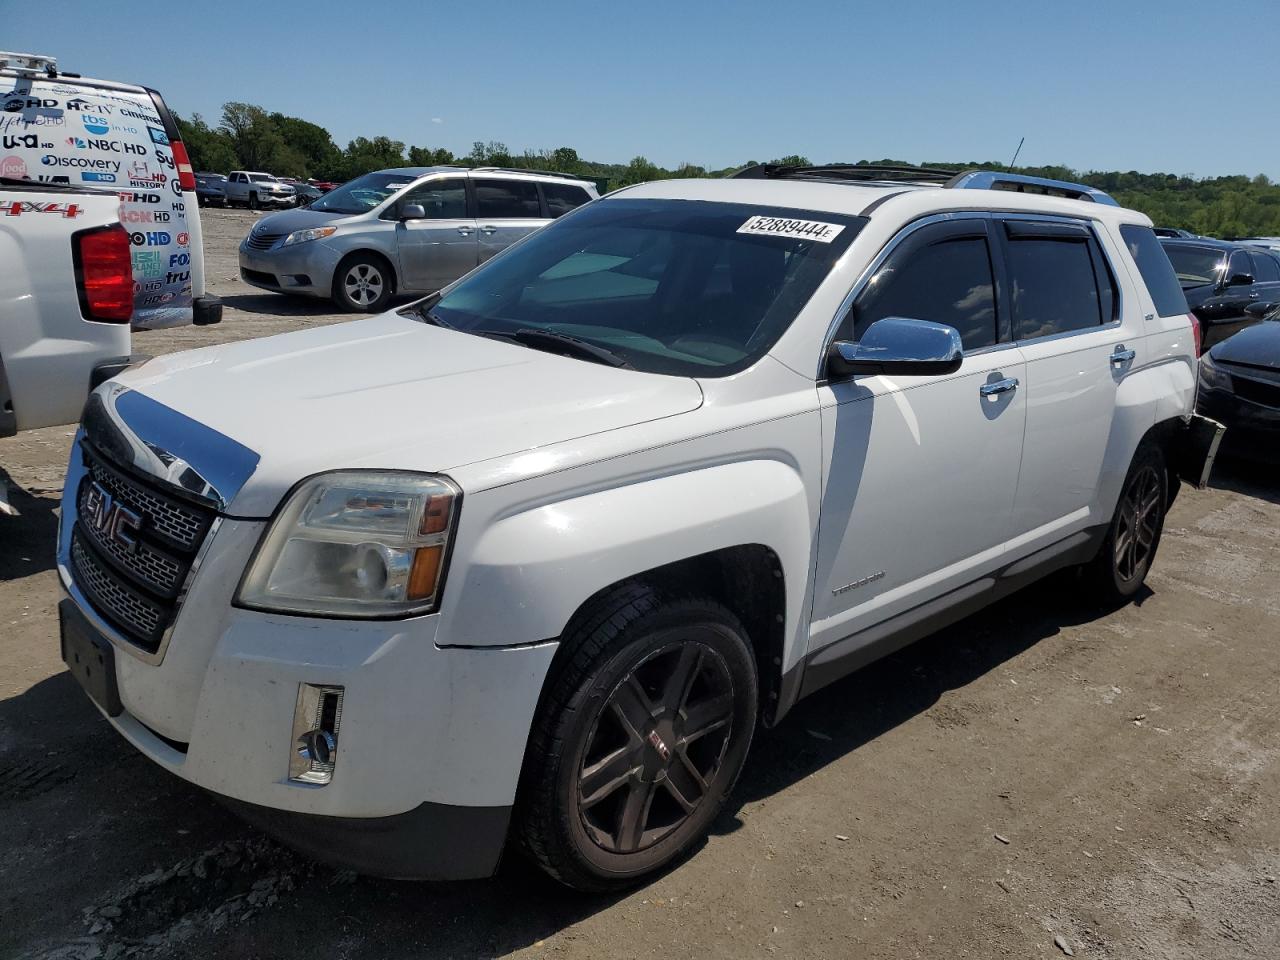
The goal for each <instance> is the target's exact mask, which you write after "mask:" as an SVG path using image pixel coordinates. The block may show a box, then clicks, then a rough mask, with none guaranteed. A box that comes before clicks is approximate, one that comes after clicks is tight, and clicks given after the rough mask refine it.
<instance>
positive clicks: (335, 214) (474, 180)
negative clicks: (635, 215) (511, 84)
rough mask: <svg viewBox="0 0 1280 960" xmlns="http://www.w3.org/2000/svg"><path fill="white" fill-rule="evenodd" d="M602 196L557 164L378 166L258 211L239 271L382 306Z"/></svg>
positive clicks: (448, 277)
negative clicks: (546, 168) (296, 204)
mask: <svg viewBox="0 0 1280 960" xmlns="http://www.w3.org/2000/svg"><path fill="white" fill-rule="evenodd" d="M597 196H598V194H597V192H596V188H595V184H594V183H593V182H592V181H590V180H585V179H582V178H580V177H574V176H570V175H568V174H561V173H543V172H539V171H533V170H509V169H503V168H498V167H479V168H476V169H474V170H470V169H467V168H465V167H401V168H398V169H394V170H379V171H377V172H376V173H367V174H365V175H364V176H363V177H357V178H356V179H354V180H351V181H349V182H347V183H344V184H343V185H342V186H340V187H337V188H335V189H334V190H332V191H330V192H329V193H327V194H325V195H324V196H323V197H321V198H320V199H319V200H316V201H315V202H314V203H312V204H311V205H310V206H308V207H304V208H300V209H297V210H289V211H285V212H282V213H276V214H272V215H271V216H267V217H263V218H262V219H261V220H259V221H258V222H257V223H256V224H255V225H254V227H253V229H252V230H250V231H249V235H248V236H246V237H245V238H244V240H243V242H241V244H240V277H241V279H243V280H244V281H245V282H246V283H250V284H253V285H254V286H256V287H261V288H262V289H264V290H274V291H277V292H279V293H298V294H306V295H309V296H315V297H330V298H332V299H333V301H334V302H335V303H336V304H338V306H340V307H342V308H344V309H346V310H354V311H370V312H372V311H378V310H382V309H383V308H385V307H386V305H387V302H388V301H389V300H390V299H391V297H392V296H393V295H394V294H396V293H405V294H411V293H424V294H425V293H434V292H435V291H436V290H439V289H440V288H441V287H443V286H445V285H447V284H449V283H452V282H453V281H454V280H456V279H457V278H458V277H460V276H462V275H463V274H464V273H467V272H468V271H470V270H471V269H472V268H473V267H475V266H476V265H477V264H480V263H483V262H484V261H485V260H488V259H489V258H490V257H491V256H493V255H494V254H495V253H497V252H498V251H500V250H502V249H504V248H506V247H508V246H510V245H511V244H512V243H514V242H515V241H517V240H519V239H520V238H521V237H523V236H525V235H526V234H529V233H532V232H533V231H534V230H536V229H538V228H539V227H541V226H543V225H544V224H547V223H550V222H551V221H552V220H554V219H555V218H556V217H558V216H560V215H562V214H565V213H568V212H569V211H570V210H572V209H574V208H575V207H580V206H582V205H583V204H584V203H587V202H588V201H590V200H593V199H595V198H596V197H597Z"/></svg>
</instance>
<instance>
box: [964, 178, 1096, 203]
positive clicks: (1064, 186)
mask: <svg viewBox="0 0 1280 960" xmlns="http://www.w3.org/2000/svg"><path fill="white" fill-rule="evenodd" d="M946 186H947V187H948V188H949V189H952V190H1010V191H1013V192H1014V193H1040V194H1046V195H1048V196H1051V197H1065V198H1066V199H1068V200H1091V201H1093V202H1094V203H1105V204H1108V205H1109V206H1112V207H1118V206H1120V204H1119V203H1117V202H1116V199H1115V198H1114V197H1113V196H1111V194H1109V193H1105V192H1103V191H1102V190H1099V189H1097V188H1096V187H1089V186H1086V185H1085V184H1083V183H1071V182H1070V181H1067V180H1052V179H1050V178H1048V177H1028V176H1026V175H1024V174H1021V173H1001V172H999V171H996V170H966V171H964V172H963V173H957V174H956V175H955V176H954V177H952V178H950V179H949V180H948V181H947V183H946Z"/></svg>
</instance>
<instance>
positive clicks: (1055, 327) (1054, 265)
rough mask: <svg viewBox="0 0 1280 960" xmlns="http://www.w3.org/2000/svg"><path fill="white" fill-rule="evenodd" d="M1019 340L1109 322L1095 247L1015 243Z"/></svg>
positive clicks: (1015, 317) (1032, 241)
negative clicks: (1093, 253) (1105, 318)
mask: <svg viewBox="0 0 1280 960" xmlns="http://www.w3.org/2000/svg"><path fill="white" fill-rule="evenodd" d="M1008 262H1009V272H1010V274H1011V278H1010V279H1011V283H1012V288H1013V323H1014V337H1015V338H1016V339H1018V340H1031V339H1034V338H1036V337H1048V336H1053V335H1054V334H1058V333H1067V332H1069V331H1071V330H1083V329H1085V328H1086V327H1096V326H1098V325H1099V324H1100V323H1102V322H1103V319H1102V318H1103V307H1102V303H1101V299H1102V298H1101V296H1100V293H1099V286H1098V282H1097V279H1096V278H1095V276H1094V270H1093V259H1092V257H1091V256H1090V253H1089V245H1088V244H1087V243H1080V242H1074V241H1064V240H1058V239H1040V238H1028V239H1018V238H1013V237H1010V239H1009V257H1008Z"/></svg>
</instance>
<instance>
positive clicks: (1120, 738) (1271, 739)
mask: <svg viewBox="0 0 1280 960" xmlns="http://www.w3.org/2000/svg"><path fill="white" fill-rule="evenodd" d="M253 218H254V215H253V214H249V213H241V212H233V213H222V212H214V213H211V214H208V215H207V216H206V220H205V223H206V246H207V249H208V252H209V268H208V274H209V277H210V278H211V282H210V286H211V288H212V290H213V292H215V293H218V294H219V295H221V296H222V297H223V298H224V300H225V302H226V305H227V309H226V316H225V320H224V321H223V323H222V325H221V326H219V327H214V328H206V329H203V330H200V329H192V328H187V329H183V330H179V331H165V332H156V333H149V334H142V335H139V336H138V337H137V338H136V349H138V350H140V351H143V352H150V353H161V352H167V351H169V350H175V349H182V348H185V347H189V346H195V345H199V344H205V343H214V342H221V341H225V340H230V339H240V338H244V337H254V336H263V335H269V334H274V333H279V332H283V331H287V330H294V329H298V328H301V327H304V326H308V325H311V324H316V323H329V322H334V321H336V320H340V319H342V317H340V316H335V315H333V314H331V313H328V312H326V310H327V307H326V306H325V305H323V304H310V303H307V302H293V301H289V300H286V299H284V298H282V297H277V296H273V295H267V294H263V295H259V294H257V293H255V292H252V291H250V290H247V289H245V287H244V286H243V285H242V284H240V283H239V282H236V281H234V280H232V279H231V278H234V277H235V276H236V273H237V271H236V268H235V243H236V242H237V241H238V239H239V238H240V237H241V236H242V235H243V233H244V232H245V230H247V229H248V225H249V224H250V223H251V222H252V220H253ZM69 443H70V429H69V428H58V429H51V430H45V431H40V432H36V433H33V434H29V435H24V436H21V437H17V438H12V439H8V440H0V463H3V464H4V465H6V466H7V467H8V468H9V469H10V471H11V473H12V474H13V477H14V479H15V480H16V481H17V482H19V483H21V484H24V485H26V486H27V487H28V489H29V490H30V492H31V495H30V496H23V495H19V496H18V497H17V498H16V503H17V506H18V507H19V508H20V509H22V510H23V511H24V516H23V517H22V518H20V519H19V520H17V521H5V522H3V523H2V524H0V818H2V819H0V956H6V957H7V956H13V957H41V958H48V957H84V958H88V957H99V956H102V957H118V956H124V955H125V954H126V953H127V954H130V955H136V956H142V957H156V958H158V957H198V958H213V957H229V956H236V957H241V956H242V957H255V958H277V957H279V958H292V957H297V958H303V957H306V958H308V960H309V958H311V957H313V956H315V955H316V954H317V952H318V953H319V954H320V955H323V956H325V957H332V958H345V957H352V958H355V957H360V958H364V957H388V958H410V957H414V958H418V957H431V958H435V957H474V956H485V957H487V956H516V957H522V958H535V957H557V958H561V957H563V958H588V957H602V956H609V957H663V958H679V957H698V958H699V960H704V958H708V957H724V958H741V957H757V956H759V957H765V956H778V957H805V958H810V957H841V958H843V957H857V958H895V960H897V958H908V957H946V958H955V957H975V958H985V957H1017V958H1026V957H1054V956H1062V955H1063V953H1064V951H1063V950H1062V947H1060V946H1057V945H1055V939H1057V940H1058V942H1059V943H1060V944H1062V945H1065V946H1066V947H1067V948H1068V949H1070V950H1072V951H1074V954H1075V956H1077V957H1095V958H1098V957H1108V958H1113V957H1141V958H1173V957H1178V958H1182V957H1188V958H1190V957H1195V958H1232V960H1235V958H1243V957H1265V958H1274V957H1277V956H1280V818H1277V817H1276V815H1275V812H1276V809H1277V803H1278V802H1280V763H1278V762H1277V760H1278V758H1280V656H1277V647H1278V646H1280V576H1277V573H1278V572H1280V480H1277V479H1276V477H1277V474H1276V473H1275V472H1274V471H1272V472H1270V473H1268V472H1267V471H1262V470H1257V469H1246V468H1244V467H1240V466H1232V465H1224V466H1223V467H1221V468H1220V469H1219V470H1218V472H1217V473H1216V474H1215V478H1214V484H1213V487H1212V489H1210V490H1207V491H1188V490H1184V491H1183V493H1182V495H1181V497H1180V498H1179V500H1178V502H1177V504H1176V505H1175V508H1174V510H1173V513H1172V515H1171V516H1170V518H1169V525H1168V528H1167V531H1166V537H1165V541H1164V544H1163V546H1162V548H1161V552H1160V556H1159V557H1158V559H1157V561H1156V565H1155V569H1154V571H1153V573H1152V575H1151V577H1150V580H1149V586H1150V589H1149V591H1148V592H1147V593H1146V594H1145V595H1144V596H1142V597H1141V599H1140V602H1138V603H1136V604H1134V605H1132V606H1128V607H1125V608H1123V609H1121V610H1117V611H1114V612H1110V613H1098V612H1097V611H1092V610H1088V609H1085V608H1083V607H1082V606H1081V605H1080V604H1079V603H1078V602H1076V600H1075V598H1074V596H1073V593H1074V591H1075V582H1074V581H1073V580H1072V579H1071V578H1069V577H1064V578H1058V579H1055V580H1053V581H1051V582H1048V583H1045V584H1042V585H1040V586H1037V587H1033V588H1031V589H1030V590H1027V591H1025V592H1023V593H1022V594H1020V595H1018V596H1015V597H1013V598H1011V599H1010V600H1008V601H1006V602H1004V603H1001V604H999V605H998V606H996V607H994V608H992V609H990V610H988V611H986V612H984V613H982V614H980V615H978V616H975V617H972V618H970V619H969V620H967V621H965V622H964V623H962V624H960V625H959V626H957V627H955V628H953V629H950V630H948V631H945V632H944V633H943V634H941V635H938V636H936V637H933V638H931V639H929V640H926V641H924V642H922V643H920V644H917V645H916V646H915V647H913V648H911V649H909V650H907V651H905V652H903V653H901V654H899V655H897V656H895V657H892V658H891V659H889V660H887V661H884V662H882V663H880V664H878V665H877V666H875V667H872V668H870V669H869V670H866V671H864V672H863V673H862V674H861V675H858V676H856V677H853V678H851V679H849V680H847V681H845V682H843V683H840V684H837V685H836V686H834V687H832V688H829V689H828V690H827V691H825V692H824V693H822V694H820V695H819V696H817V697H816V698H814V699H812V700H811V701H807V702H805V703H803V704H802V705H801V706H800V707H799V708H797V710H796V711H795V712H794V713H793V714H792V715H791V717H790V718H789V719H788V720H787V722H786V723H785V724H784V725H783V726H782V728H781V729H778V730H776V731H773V732H771V733H768V734H766V735H764V736H762V737H761V738H760V739H759V740H758V741H757V746H756V748H755V750H754V753H753V754H752V756H751V758H750V759H749V761H748V767H747V771H746V773H745V775H744V779H743V782H742V784H741V785H740V787H739V789H738V791H737V794H736V796H735V798H734V802H733V803H732V804H731V807H730V809H729V810H728V811H727V812H726V814H725V815H724V816H723V817H722V819H721V820H720V822H719V823H718V825H717V828H716V830H715V832H714V835H713V836H712V838H711V840H710V841H709V843H707V845H706V846H705V847H704V848H703V849H702V850H701V851H699V852H698V853H697V854H696V855H695V856H694V857H693V859H692V860H691V861H690V862H689V863H687V864H686V865H684V866H682V867H680V868H679V869H677V870H675V871H673V872H672V873H670V874H669V875H667V876H665V877H662V878H661V879H658V880H656V881H654V882H653V883H652V884H650V885H648V886H647V887H644V888H642V889H640V890H637V891H635V892H634V893H632V894H630V895H627V896H624V897H618V898H598V897H595V898H591V897H580V896H576V895H572V894H568V893H564V892H562V891H560V890H558V889H557V888H555V887H554V886H552V885H551V883H550V882H549V881H546V880H544V879H543V878H542V877H541V876H540V875H538V874H537V873H535V872H534V871H533V870H531V869H530V868H529V867H527V866H526V865H524V864H523V863H522V862H521V861H520V860H519V859H518V858H515V857H511V858H508V861H507V863H506V864H505V865H504V867H503V870H502V872H501V874H500V875H499V877H497V878H496V879H494V880H492V881H488V882H484V883H471V884H457V885H448V886H444V885H414V884H404V883H393V882H385V881H372V880H365V879H360V878H356V877H353V876H351V875H348V874H344V873H340V872H337V871H334V870H332V869H330V868H328V867H321V866H316V865H313V864H312V863H310V862H309V861H307V860H305V859H304V858H301V857H298V856H296V855H294V854H292V853H290V852H289V851H287V850H285V849H283V848H281V847H279V846H277V845H276V844H274V843H272V842H271V841H268V840H266V839H265V838H263V837H262V836H261V835H260V834H258V833H256V832H255V831H253V830H251V829H249V828H247V827H245V826H243V825H241V824H240V823H239V822H238V821H237V820H235V819H234V818H233V817H231V816H230V815H229V814H227V813H225V812H224V811H223V810H222V809H221V808H220V807H219V806H218V805H217V804H216V803H214V802H213V801H212V800H211V799H209V798H208V797H207V796H205V795H203V794H201V793H200V792H198V791H196V790H194V789H192V788H190V787H188V786H187V785H186V784H184V783H183V782H181V781H179V780H177V779H175V778H173V777H171V776H169V775H168V774H166V773H164V772H163V771H161V770H160V769H158V768H157V767H155V766H153V765H152V764H151V763H149V762H148V761H147V760H145V759H143V758H142V757H141V756H139V755H137V754H135V753H134V752H133V751H132V749H131V748H129V747H128V746H127V745H125V743H124V742H123V741H122V740H121V739H120V738H119V737H117V736H116V735H115V734H114V733H113V732H112V731H111V729H110V728H109V727H108V726H107V724H106V722H105V721H103V720H102V719H101V718H100V717H99V716H98V714H97V713H96V712H95V711H94V710H93V708H92V707H91V706H90V705H89V702H88V700H87V699H86V698H85V696H84V695H83V694H82V693H81V692H80V691H79V689H78V688H77V687H76V686H75V684H74V682H73V681H72V680H71V678H70V676H69V675H68V674H67V673H66V672H65V671H64V669H63V667H62V664H61V663H60V661H59V658H58V643H57V624H56V619H55V614H54V607H55V604H56V602H57V600H58V597H59V590H58V585H57V579H56V575H55V574H54V572H53V570H52V556H51V551H52V543H53V537H54V530H55V525H56V519H55V515H54V508H55V506H56V502H57V492H58V488H59V486H60V483H61V478H62V471H63V466H64V464H65V461H66V458H67V452H68V446H69Z"/></svg>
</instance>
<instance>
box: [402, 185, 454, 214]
mask: <svg viewBox="0 0 1280 960" xmlns="http://www.w3.org/2000/svg"><path fill="white" fill-rule="evenodd" d="M410 203H419V204H422V209H423V210H424V211H426V214H427V216H426V219H428V220H460V219H462V218H464V217H466V215H467V184H466V181H465V180H463V179H462V178H460V177H454V178H451V179H449V180H430V181H428V182H426V183H423V184H420V185H418V186H416V187H414V188H413V189H412V190H410V191H409V192H408V193H406V194H405V196H404V199H403V200H401V201H400V208H401V209H404V207H405V206H406V205H407V204H410Z"/></svg>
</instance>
